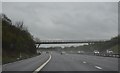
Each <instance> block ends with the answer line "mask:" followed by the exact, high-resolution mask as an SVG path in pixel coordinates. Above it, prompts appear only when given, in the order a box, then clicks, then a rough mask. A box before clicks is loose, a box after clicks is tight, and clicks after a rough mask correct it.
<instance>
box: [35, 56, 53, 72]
mask: <svg viewBox="0 0 120 73" xmlns="http://www.w3.org/2000/svg"><path fill="white" fill-rule="evenodd" d="M50 60H51V55H50V57H49V59H48V60H47V61H46V62H45V63H43V64H42V65H41V66H40V67H39V68H37V69H36V70H35V71H34V72H33V73H37V72H39V71H40V70H41V69H42V68H43V67H44V66H45V65H46V64H47V63H48V62H49V61H50Z"/></svg>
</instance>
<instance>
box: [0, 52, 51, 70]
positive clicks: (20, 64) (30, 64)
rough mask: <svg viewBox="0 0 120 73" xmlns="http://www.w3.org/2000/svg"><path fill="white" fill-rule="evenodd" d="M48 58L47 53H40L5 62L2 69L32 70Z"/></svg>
mask: <svg viewBox="0 0 120 73" xmlns="http://www.w3.org/2000/svg"><path fill="white" fill-rule="evenodd" d="M48 58H49V55H48V54H42V55H39V56H36V57H33V58H29V59H25V60H21V61H17V62H13V63H9V64H5V65H3V66H2V70H3V71H34V70H35V69H37V68H38V67H39V66H40V65H42V64H43V63H44V62H45V61H46V60H47V59H48Z"/></svg>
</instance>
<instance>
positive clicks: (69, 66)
mask: <svg viewBox="0 0 120 73" xmlns="http://www.w3.org/2000/svg"><path fill="white" fill-rule="evenodd" d="M48 58H49V54H48V53H44V54H42V55H40V56H37V57H33V58H30V59H26V60H22V61H18V62H14V63H9V64H5V65H3V71H35V70H36V69H37V68H38V67H40V66H41V65H42V64H43V63H45V62H46V61H47V60H48ZM41 71H118V58H111V57H99V56H90V55H80V54H62V55H61V54H60V53H57V52H52V53H51V60H50V61H49V62H48V63H47V64H46V65H45V66H44V67H43V68H42V70H41Z"/></svg>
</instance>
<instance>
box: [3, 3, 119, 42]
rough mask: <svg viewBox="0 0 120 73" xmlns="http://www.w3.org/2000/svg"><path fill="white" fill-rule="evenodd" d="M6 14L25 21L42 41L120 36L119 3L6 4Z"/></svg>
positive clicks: (32, 32)
mask: <svg viewBox="0 0 120 73" xmlns="http://www.w3.org/2000/svg"><path fill="white" fill-rule="evenodd" d="M3 13H5V14H7V15H8V17H10V18H11V19H12V20H14V21H16V20H23V21H24V24H25V25H26V26H27V27H28V29H29V31H30V32H31V34H33V35H34V36H35V37H39V38H40V39H65V40H67V39H75V40H86V39H98V40H99V39H110V38H111V37H113V36H116V35H117V34H118V4H117V3H115V2H114V3H110V2H108V3H107V2H105V3H104V2H103V3H99V2H93V3H90V2H87V3H82V2H81V3H80V2H78V3H62V2H61V3H42V2H41V3H40V2H39V3H29V2H28V3H26V2H22V3H3Z"/></svg>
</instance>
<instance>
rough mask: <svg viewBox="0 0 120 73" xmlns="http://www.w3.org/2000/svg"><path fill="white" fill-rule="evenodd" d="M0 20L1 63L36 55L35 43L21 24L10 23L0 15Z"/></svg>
mask: <svg viewBox="0 0 120 73" xmlns="http://www.w3.org/2000/svg"><path fill="white" fill-rule="evenodd" d="M0 18H1V19H2V53H3V54H2V56H3V63H6V62H9V61H10V60H11V61H12V60H15V59H16V58H18V57H19V56H20V54H21V55H23V57H24V56H31V55H34V54H35V53H36V46H35V41H34V40H33V36H32V35H31V34H30V33H29V32H28V30H27V28H25V27H24V23H23V22H20V21H19V22H16V23H15V24H14V25H13V23H12V21H11V20H10V19H9V18H8V17H7V16H6V15H5V14H1V17H0Z"/></svg>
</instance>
